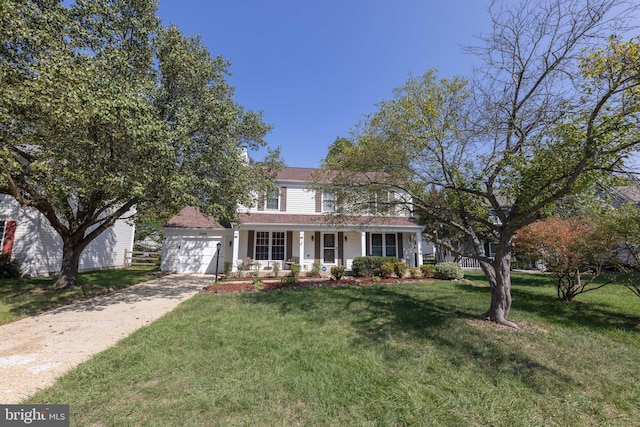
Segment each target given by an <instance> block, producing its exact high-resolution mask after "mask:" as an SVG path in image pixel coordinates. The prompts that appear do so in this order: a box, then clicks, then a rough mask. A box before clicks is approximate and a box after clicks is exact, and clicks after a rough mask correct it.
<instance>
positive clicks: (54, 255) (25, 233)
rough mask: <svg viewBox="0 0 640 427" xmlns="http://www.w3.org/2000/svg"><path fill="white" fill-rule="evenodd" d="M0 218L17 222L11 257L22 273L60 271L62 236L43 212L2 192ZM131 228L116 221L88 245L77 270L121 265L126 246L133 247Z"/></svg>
mask: <svg viewBox="0 0 640 427" xmlns="http://www.w3.org/2000/svg"><path fill="white" fill-rule="evenodd" d="M130 213H133V212H130ZM0 218H2V219H12V220H15V221H16V222H17V227H16V235H15V239H14V245H13V253H12V258H13V259H15V260H17V261H18V262H19V263H20V266H21V267H20V268H21V271H22V273H23V274H25V275H42V274H49V273H57V272H59V271H60V263H61V262H62V239H61V238H60V236H59V235H58V233H57V232H56V231H55V230H54V229H53V227H51V225H50V224H49V222H48V221H47V219H46V218H45V217H44V215H42V214H41V213H39V212H38V211H37V210H35V209H33V208H22V207H21V206H20V205H19V204H18V203H17V202H16V201H15V199H13V198H12V197H10V196H7V195H4V194H3V195H0ZM134 229H135V228H134V226H133V225H132V224H128V223H127V222H126V221H123V220H118V221H117V222H116V224H115V225H114V226H113V227H111V228H109V229H108V230H106V231H105V232H104V233H102V234H101V235H100V236H98V237H97V238H96V239H95V240H93V241H92V242H91V243H90V244H89V245H88V246H87V248H86V249H85V250H84V252H83V253H82V257H81V258H80V264H79V268H80V270H95V269H100V268H109V267H120V266H123V265H124V261H125V259H124V252H125V249H126V250H132V249H133V236H134Z"/></svg>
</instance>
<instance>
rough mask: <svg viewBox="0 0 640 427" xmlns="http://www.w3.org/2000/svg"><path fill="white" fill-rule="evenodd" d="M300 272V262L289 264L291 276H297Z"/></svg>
mask: <svg viewBox="0 0 640 427" xmlns="http://www.w3.org/2000/svg"><path fill="white" fill-rule="evenodd" d="M298 274H300V264H291V277H297V276H298Z"/></svg>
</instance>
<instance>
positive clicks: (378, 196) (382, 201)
mask: <svg viewBox="0 0 640 427" xmlns="http://www.w3.org/2000/svg"><path fill="white" fill-rule="evenodd" d="M391 195H394V193H390V192H389V191H379V192H377V193H375V194H374V195H373V196H372V198H371V201H370V209H371V212H372V213H389V212H390V211H391V206H392V204H391V203H390V202H391Z"/></svg>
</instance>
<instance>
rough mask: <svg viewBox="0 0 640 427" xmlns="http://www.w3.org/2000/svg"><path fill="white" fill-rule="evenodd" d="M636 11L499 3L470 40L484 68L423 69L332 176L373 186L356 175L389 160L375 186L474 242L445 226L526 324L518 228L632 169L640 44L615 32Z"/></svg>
mask: <svg viewBox="0 0 640 427" xmlns="http://www.w3.org/2000/svg"><path fill="white" fill-rule="evenodd" d="M635 11H636V8H634V7H633V6H629V5H628V4H627V3H626V2H624V1H616V0H598V1H594V2H589V3H587V4H582V3H576V2H574V1H567V0H552V1H545V2H538V1H530V0H523V1H520V2H510V1H504V2H493V3H492V5H491V7H490V9H489V13H490V17H491V20H492V23H493V27H492V31H491V32H490V33H489V34H487V35H484V36H481V37H480V41H481V43H480V45H479V46H477V47H472V48H469V49H468V51H469V52H470V53H472V54H474V55H475V56H476V58H478V59H479V60H480V66H479V67H478V68H477V74H476V75H474V76H471V77H469V78H463V77H453V78H446V79H445V78H439V77H438V76H437V72H436V71H435V70H431V71H428V72H427V73H425V74H424V75H421V76H410V77H409V78H408V79H407V81H406V83H405V84H404V85H403V86H401V87H399V88H398V89H396V91H395V92H394V96H393V98H392V99H390V100H386V101H383V102H381V103H380V104H379V106H378V110H377V112H375V113H374V114H373V115H371V116H370V117H367V118H366V120H365V121H364V123H363V124H362V125H361V126H360V127H359V128H357V129H356V131H354V137H353V138H352V143H353V147H354V148H352V149H350V150H349V151H348V153H349V155H348V156H347V159H346V160H345V159H342V160H341V168H340V169H339V172H338V173H336V174H335V179H333V181H332V185H333V186H335V187H336V188H340V189H341V191H343V192H347V193H348V192H352V193H360V194H363V193H366V191H367V190H368V189H367V188H366V186H364V185H359V186H357V187H354V186H352V185H350V183H351V182H353V174H354V173H358V172H359V171H362V170H363V168H366V166H367V164H374V165H375V164H378V163H386V165H387V167H386V169H385V172H386V174H384V175H376V179H375V180H373V181H375V182H371V185H375V186H388V187H390V188H395V189H397V190H398V191H400V192H401V193H404V194H407V195H408V196H409V197H407V198H404V199H403V198H397V199H396V200H397V201H396V203H404V204H406V205H408V207H409V208H410V209H412V210H413V212H414V213H415V214H416V216H419V217H420V218H422V219H423V220H424V221H425V223H427V224H428V228H427V231H428V232H431V231H433V230H435V231H446V235H447V236H448V237H451V236H455V237H456V238H459V239H460V240H462V241H463V242H464V245H452V244H450V241H451V240H445V239H442V238H441V236H442V234H441V233H438V234H437V235H434V236H433V237H432V239H433V240H435V241H436V242H437V243H440V244H442V245H446V246H447V247H448V248H449V249H451V250H453V251H455V252H457V253H459V254H460V255H462V256H467V257H472V258H475V259H477V260H479V261H480V264H481V266H482V269H483V271H484V272H485V274H486V275H487V277H488V279H489V283H490V285H491V304H490V307H489V309H488V310H487V312H486V313H484V316H485V317H486V318H489V319H491V320H494V321H496V322H498V323H501V324H505V325H510V326H516V325H515V324H514V323H513V322H511V321H509V320H507V317H508V314H509V309H510V306H511V291H510V286H511V285H510V282H511V281H510V260H511V252H512V242H513V237H514V234H515V232H516V231H517V230H519V229H521V228H522V227H524V226H526V225H528V224H530V223H532V222H534V221H536V220H538V219H540V218H541V217H543V216H544V215H545V214H546V213H547V212H548V211H549V208H550V207H552V206H553V205H554V203H556V202H557V201H558V200H561V199H562V198H563V197H565V196H567V195H569V194H572V193H574V192H576V191H579V190H581V189H583V188H587V187H588V186H590V185H591V184H592V183H593V182H594V181H596V180H597V179H598V178H599V176H600V175H601V174H603V173H606V174H609V173H611V172H612V171H616V170H620V169H621V168H623V167H624V164H625V159H626V158H627V157H628V156H629V155H631V154H632V153H633V152H635V151H636V150H637V147H638V145H639V144H640V139H639V135H640V132H639V131H640V129H639V128H638V126H639V123H638V116H639V113H640V110H639V108H640V103H639V102H640V97H639V96H638V95H639V93H638V91H639V90H640V72H639V71H640V70H639V69H638V64H640V57H639V54H640V44H639V43H638V40H637V39H631V40H626V41H625V40H622V39H621V38H620V37H612V36H611V35H612V34H616V31H620V30H621V29H623V28H626V27H625V25H626V23H627V21H626V20H627V19H629V18H630V17H631V16H634V13H635ZM325 167H326V168H327V169H334V168H333V164H332V159H331V158H329V159H327V160H326V162H325ZM347 198H348V199H349V200H357V196H356V195H349V196H348V197H347ZM351 208H354V209H357V206H355V205H354V206H351ZM486 241H490V242H493V243H494V244H495V250H496V253H495V258H491V257H489V255H488V254H486V253H485V251H484V245H483V243H484V242H486Z"/></svg>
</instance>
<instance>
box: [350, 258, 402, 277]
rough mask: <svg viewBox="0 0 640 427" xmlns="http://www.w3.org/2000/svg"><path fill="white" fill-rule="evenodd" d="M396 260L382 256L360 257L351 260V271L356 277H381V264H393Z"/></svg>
mask: <svg viewBox="0 0 640 427" xmlns="http://www.w3.org/2000/svg"><path fill="white" fill-rule="evenodd" d="M397 261H398V259H397V258H394V257H382V256H360V257H356V258H354V259H353V264H352V266H351V269H352V270H353V275H354V276H356V277H372V276H380V275H382V263H383V262H390V263H395V262H397Z"/></svg>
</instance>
